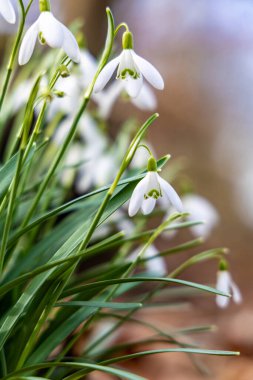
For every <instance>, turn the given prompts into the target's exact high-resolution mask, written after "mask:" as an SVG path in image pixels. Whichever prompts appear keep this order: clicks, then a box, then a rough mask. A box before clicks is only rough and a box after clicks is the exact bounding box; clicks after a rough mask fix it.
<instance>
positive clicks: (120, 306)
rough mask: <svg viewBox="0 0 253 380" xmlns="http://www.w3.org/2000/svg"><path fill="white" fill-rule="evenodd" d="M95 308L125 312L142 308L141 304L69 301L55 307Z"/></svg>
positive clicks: (59, 303)
mask: <svg viewBox="0 0 253 380" xmlns="http://www.w3.org/2000/svg"><path fill="white" fill-rule="evenodd" d="M62 306H63V307H72V306H76V307H84V306H86V307H97V308H109V309H119V310H127V309H134V308H140V307H142V304H141V303H139V302H138V303H137V302H135V303H134V302H132V303H129V302H128V303H127V302H126V303H124V302H102V301H101V302H100V301H70V302H58V303H57V304H56V305H55V307H62Z"/></svg>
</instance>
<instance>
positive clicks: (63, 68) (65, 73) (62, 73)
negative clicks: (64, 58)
mask: <svg viewBox="0 0 253 380" xmlns="http://www.w3.org/2000/svg"><path fill="white" fill-rule="evenodd" d="M58 71H59V73H60V76H61V77H62V78H67V77H69V76H70V72H69V69H68V68H67V66H65V65H60V66H59V67H58Z"/></svg>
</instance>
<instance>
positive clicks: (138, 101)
mask: <svg viewBox="0 0 253 380" xmlns="http://www.w3.org/2000/svg"><path fill="white" fill-rule="evenodd" d="M132 103H133V104H134V105H135V106H136V107H138V108H140V109H141V110H142V111H152V110H154V109H155V108H156V106H157V101H156V97H155V94H154V93H153V91H152V90H151V89H150V88H149V86H148V85H146V84H145V83H143V85H142V88H141V90H140V92H139V94H138V95H137V97H136V98H132Z"/></svg>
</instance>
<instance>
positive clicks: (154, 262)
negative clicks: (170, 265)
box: [128, 245, 167, 276]
mask: <svg viewBox="0 0 253 380" xmlns="http://www.w3.org/2000/svg"><path fill="white" fill-rule="evenodd" d="M143 247H144V246H142V247H139V248H137V249H135V250H134V251H133V252H132V253H131V255H130V256H129V257H128V261H131V262H133V261H135V260H136V259H137V257H138V254H139V253H140V252H141V250H142V249H143ZM158 254H159V251H158V250H157V249H156V247H155V246H154V245H150V246H149V247H148V248H147V249H145V251H144V254H143V258H147V259H148V258H151V257H152V259H150V260H147V261H145V266H146V267H147V269H148V271H149V272H151V273H154V274H156V275H159V276H165V275H166V274H167V266H166V261H165V260H164V258H163V257H160V256H158ZM156 256H157V257H156Z"/></svg>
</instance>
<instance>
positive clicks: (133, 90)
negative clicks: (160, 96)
mask: <svg viewBox="0 0 253 380" xmlns="http://www.w3.org/2000/svg"><path fill="white" fill-rule="evenodd" d="M123 82H124V85H125V89H126V92H127V93H128V95H129V96H130V98H135V97H136V96H138V95H139V93H140V90H141V87H142V84H143V77H142V75H140V77H139V78H136V79H134V78H132V77H131V76H128V77H127V78H126V79H124V81H123Z"/></svg>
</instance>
